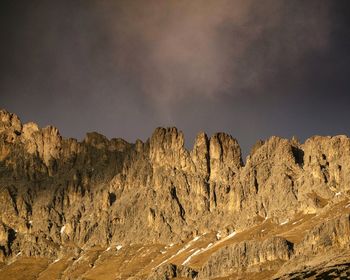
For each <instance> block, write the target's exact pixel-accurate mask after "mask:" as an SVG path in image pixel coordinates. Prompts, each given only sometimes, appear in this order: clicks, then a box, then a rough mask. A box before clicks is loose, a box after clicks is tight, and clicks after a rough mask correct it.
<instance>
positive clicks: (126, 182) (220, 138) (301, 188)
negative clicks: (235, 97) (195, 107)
mask: <svg viewBox="0 0 350 280" xmlns="http://www.w3.org/2000/svg"><path fill="white" fill-rule="evenodd" d="M349 180H350V139H349V138H348V137H346V136H335V137H321V136H315V137H312V138H310V139H308V140H307V141H306V142H305V143H304V144H301V143H299V142H298V141H297V140H296V139H292V140H289V139H283V138H279V137H275V136H273V137H271V138H269V139H267V140H265V141H259V142H258V143H257V144H256V145H255V146H254V148H253V149H252V151H251V153H250V155H249V156H248V157H247V159H246V162H245V164H243V160H242V155H241V149H240V147H239V144H238V142H237V141H236V139H234V138H233V137H232V136H230V135H228V134H225V133H217V134H214V135H213V136H211V137H208V136H207V135H206V134H205V133H199V134H198V136H197V137H196V139H195V142H194V147H193V149H192V150H191V151H188V150H187V149H186V148H185V147H184V135H183V133H182V132H181V131H179V130H178V129H176V128H157V129H156V130H155V131H154V133H153V134H152V136H151V137H150V139H149V140H147V141H146V142H145V143H143V142H142V141H139V140H138V141H137V142H136V143H134V144H130V143H127V142H126V141H124V140H122V139H119V138H118V139H111V140H109V139H107V138H106V137H104V136H103V135H100V134H98V133H88V134H87V135H86V137H85V139H84V140H83V141H82V142H78V141H77V140H75V139H64V138H62V137H61V135H60V134H59V131H58V130H57V129H56V128H54V127H52V126H48V127H46V128H40V127H38V125H36V124H35V123H28V124H22V123H21V121H20V120H19V118H18V117H17V116H16V115H14V114H11V113H9V112H7V111H5V110H1V111H0V262H2V263H3V266H0V278H1V277H2V275H7V276H8V275H11V274H6V273H10V272H8V271H10V270H11V269H12V267H13V266H15V264H16V263H19V262H20V261H21V259H20V258H25V257H31V258H30V259H31V260H32V259H33V260H36V261H37V260H38V259H37V258H34V257H40V258H41V260H45V261H42V262H41V263H40V266H38V271H39V270H40V269H41V270H40V271H39V272H40V273H44V274H42V275H46V274H45V273H47V275H53V274H50V273H53V272H52V271H51V270H52V269H53V267H55V265H56V263H57V267H59V266H58V263H60V264H62V265H61V267H62V271H65V273H63V272H62V273H61V272H60V273H61V274H59V275H61V276H60V277H61V278H62V279H77V277H82V275H90V276H89V277H90V278H89V277H87V278H86V279H100V278H98V277H97V276H96V275H97V274H96V275H95V274H94V273H95V272H94V271H99V269H101V271H102V270H103V269H106V268H105V267H104V265H106V266H108V265H107V264H111V265H112V264H118V265H117V267H118V269H119V270H116V271H114V272H113V273H114V275H119V276H120V277H126V278H128V277H129V278H130V279H146V278H148V279H171V278H175V277H184V278H188V279H193V278H195V277H197V279H211V278H213V279H214V278H215V277H231V278H227V279H234V277H243V276H244V275H246V277H248V276H247V275H250V274H244V273H260V272H262V271H263V270H266V271H270V272H271V275H270V274H269V275H267V276H266V277H267V278H269V277H271V278H273V275H277V276H279V277H287V278H286V279H288V277H289V276H288V275H289V274H288V273H290V272H291V271H293V270H298V269H299V270H298V272H296V273H299V274H298V275H303V269H305V268H304V267H301V263H303V262H308V261H310V263H311V261H312V260H313V258H316V257H317V256H319V255H320V254H324V252H327V251H332V254H333V255H332V256H333V257H334V256H336V257H339V258H340V257H341V256H343V257H344V258H343V260H344V259H347V257H346V254H345V253H344V252H347V250H348V249H349V232H350V229H349V227H350V225H349V215H350V202H348V200H349V193H350V182H349ZM135 244H139V245H135ZM169 244H172V245H171V246H170V245H169ZM135 246H139V247H135ZM145 246H148V247H147V248H148V249H147V250H146V251H143V250H145V248H146V247H145ZM108 248H112V249H108ZM138 250H139V251H138ZM111 252H114V253H115V254H114V255H113V256H116V257H113V256H112V255H111ZM138 252H143V253H138ZM342 252H343V253H342ZM341 254H343V255H341ZM317 258H318V259H320V258H319V257H317ZM63 260H65V261H64V264H63V263H61V262H63ZM78 260H79V261H78ZM133 260H134V261H135V262H136V263H137V262H138V263H143V265H142V266H140V265H136V264H135V265H132V263H133ZM36 261H35V262H36ZM54 261H55V262H54ZM84 261H85V262H86V263H85V264H84ZM323 261H324V262H327V259H323ZM121 262H123V264H121ZM339 262H340V260H339ZM46 263H47V264H49V263H51V265H50V268H49V267H48V266H47V265H46ZM126 263H128V264H126ZM293 264H294V265H293ZM11 265H12V266H11ZM313 265H314V267H315V269H316V270H317V269H318V270H319V271H321V267H320V268H317V267H316V263H315V262H314V264H313ZM114 266H115V265H114ZM32 267H33V269H34V268H35V267H36V266H32ZM82 267H84V269H83V268H82ZM39 268H40V269H39ZM63 268H64V269H63ZM50 269H51V270H50ZM57 269H59V268H57ZM110 269H112V268H110ZM322 269H323V268H322ZM342 271H343V270H342ZM344 271H345V270H344ZM344 271H343V273H345V274H346V273H347V272H346V271H345V272H344ZM33 273H34V272H33ZM79 273H80V274H79ZM101 273H102V272H101ZM118 273H119V274H118ZM123 273H124V274H123ZM322 273H325V272H322ZM72 275H74V277H76V278H74V277H73V276H72ZM125 275H126V276H125ZM230 275H231V276H230ZM239 275H240V276H239ZM242 275H243V276H242ZM119 276H118V277H119ZM8 277H10V276H8ZM106 277H107V276H106ZM131 277H136V278H131ZM137 277H138V278H137ZM232 277H233V278H232ZM8 279H12V278H11V277H10V278H8ZM47 279H49V278H47ZM55 279H56V278H55ZM84 279H85V278H84ZM103 279H109V278H103ZM111 279H112V278H111ZM123 279H124V278H123Z"/></svg>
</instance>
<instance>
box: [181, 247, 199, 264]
mask: <svg viewBox="0 0 350 280" xmlns="http://www.w3.org/2000/svg"><path fill="white" fill-rule="evenodd" d="M201 251H202V250H201V249H198V250H197V251H195V252H194V253H193V254H192V255H190V256H189V257H188V258H187V259H186V260H185V261H184V262H183V263H182V265H185V264H187V263H188V262H189V261H190V260H191V259H192V258H193V257H194V256H195V255H198V254H199V253H200V252H201Z"/></svg>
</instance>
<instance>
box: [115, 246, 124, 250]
mask: <svg viewBox="0 0 350 280" xmlns="http://www.w3.org/2000/svg"><path fill="white" fill-rule="evenodd" d="M115 248H116V249H117V251H119V250H120V249H121V248H123V246H122V245H117V246H116V247H115Z"/></svg>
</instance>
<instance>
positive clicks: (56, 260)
mask: <svg viewBox="0 0 350 280" xmlns="http://www.w3.org/2000/svg"><path fill="white" fill-rule="evenodd" d="M59 260H60V259H55V260H54V261H53V262H52V263H57V262H58V261H59Z"/></svg>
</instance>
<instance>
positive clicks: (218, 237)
mask: <svg viewBox="0 0 350 280" xmlns="http://www.w3.org/2000/svg"><path fill="white" fill-rule="evenodd" d="M220 238H221V231H220V230H219V231H218V233H217V234H216V239H218V240H219V239H220Z"/></svg>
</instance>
